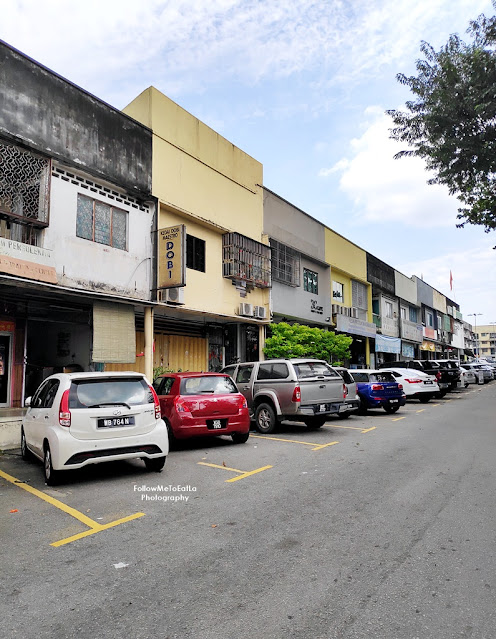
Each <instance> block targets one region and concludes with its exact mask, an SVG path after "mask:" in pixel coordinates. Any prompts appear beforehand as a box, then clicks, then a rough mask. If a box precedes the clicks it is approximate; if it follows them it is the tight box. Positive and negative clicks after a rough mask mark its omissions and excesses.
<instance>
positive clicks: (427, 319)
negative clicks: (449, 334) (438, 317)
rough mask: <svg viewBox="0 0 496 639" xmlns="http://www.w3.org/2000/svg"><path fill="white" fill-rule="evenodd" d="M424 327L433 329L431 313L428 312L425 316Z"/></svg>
mask: <svg viewBox="0 0 496 639" xmlns="http://www.w3.org/2000/svg"><path fill="white" fill-rule="evenodd" d="M425 325H426V326H429V327H431V328H433V327H434V316H433V314H432V313H429V311H427V312H426V314H425Z"/></svg>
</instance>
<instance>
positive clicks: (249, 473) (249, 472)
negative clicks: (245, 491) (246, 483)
mask: <svg viewBox="0 0 496 639" xmlns="http://www.w3.org/2000/svg"><path fill="white" fill-rule="evenodd" d="M269 468H272V466H264V467H263V468H257V469H256V470H250V471H248V472H247V473H243V474H242V475H239V476H238V477H232V478H231V479H226V483H230V482H233V481H238V480H239V479H244V478H245V477H249V476H250V475H255V474H256V473H261V472H262V471H263V470H268V469H269Z"/></svg>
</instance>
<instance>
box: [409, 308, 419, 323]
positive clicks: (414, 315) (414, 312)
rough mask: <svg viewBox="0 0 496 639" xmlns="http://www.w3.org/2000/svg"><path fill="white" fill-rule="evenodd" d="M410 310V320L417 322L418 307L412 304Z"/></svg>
mask: <svg viewBox="0 0 496 639" xmlns="http://www.w3.org/2000/svg"><path fill="white" fill-rule="evenodd" d="M408 312H409V316H410V322H416V321H417V309H416V308H413V306H410V308H409V309H408Z"/></svg>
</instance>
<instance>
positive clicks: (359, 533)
mask: <svg viewBox="0 0 496 639" xmlns="http://www.w3.org/2000/svg"><path fill="white" fill-rule="evenodd" d="M495 407H496V382H492V383H490V384H488V385H485V386H470V387H469V388H468V389H467V390H459V391H456V392H455V393H450V394H448V395H447V396H446V398H445V399H443V400H438V401H431V402H430V403H429V404H420V403H418V402H409V403H407V405H406V406H405V408H404V409H400V411H399V412H398V413H396V414H394V415H386V413H384V412H383V411H382V410H379V411H369V414H368V415H367V416H364V417H358V416H353V417H351V418H350V419H348V420H339V419H337V418H335V419H332V420H330V421H328V422H327V424H326V425H325V426H324V427H323V428H321V429H319V430H317V431H310V430H307V429H306V428H304V427H302V426H298V425H295V424H288V423H285V424H283V425H282V427H281V428H280V430H279V432H278V433H276V434H274V435H272V436H270V437H265V436H261V435H257V434H253V435H252V436H251V437H250V439H249V440H248V442H247V443H246V444H243V445H233V444H232V442H231V440H230V439H227V438H226V439H215V440H208V441H205V440H201V441H195V442H188V443H187V444H184V445H181V446H178V447H177V448H176V450H173V451H172V452H171V453H170V455H169V458H168V460H167V464H166V468H165V470H164V471H163V472H162V473H160V474H159V473H148V472H146V471H145V469H144V465H143V464H142V463H141V462H139V461H136V462H122V463H115V464H102V465H100V466H93V467H88V468H86V469H83V470H82V471H77V472H75V471H74V472H70V473H67V476H66V477H64V480H63V483H61V484H60V485H59V486H57V487H55V488H49V487H47V486H45V484H44V483H43V478H42V468H41V464H39V463H25V462H23V461H22V460H21V458H20V456H19V451H11V452H9V453H6V454H3V455H0V576H1V579H0V636H1V637H5V639H10V638H11V637H19V638H22V639H31V638H36V639H44V638H48V637H49V638H52V637H56V638H58V639H59V638H60V639H62V638H72V637H77V638H78V639H86V638H90V637H91V638H94V637H98V638H107V637H111V638H114V637H115V638H119V639H120V638H123V637H124V638H126V639H142V638H143V639H148V638H150V637H157V638H163V639H165V638H169V639H189V638H195V639H237V638H245V639H248V638H249V639H262V638H263V639H271V638H274V639H286V638H290V639H292V638H298V639H365V638H367V639H369V638H377V639H468V638H470V639H493V638H496V555H495V553H496V544H495V541H496V539H495V538H496V483H495V479H496V470H495V469H496V415H495Z"/></svg>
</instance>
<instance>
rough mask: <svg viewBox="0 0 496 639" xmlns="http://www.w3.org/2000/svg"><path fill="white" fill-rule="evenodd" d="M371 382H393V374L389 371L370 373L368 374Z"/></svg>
mask: <svg viewBox="0 0 496 639" xmlns="http://www.w3.org/2000/svg"><path fill="white" fill-rule="evenodd" d="M370 381H371V382H395V381H396V380H395V378H394V375H393V374H392V373H389V372H386V371H385V372H384V373H371V374H370Z"/></svg>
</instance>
